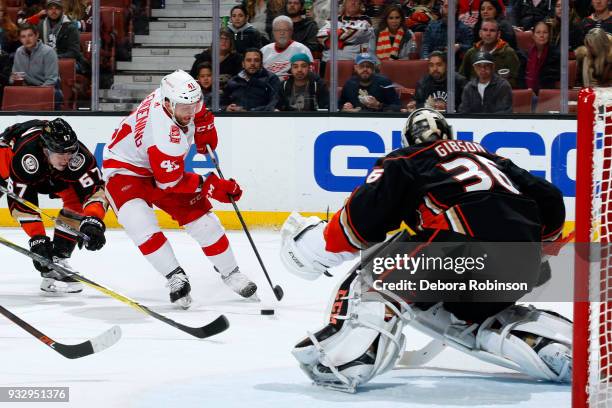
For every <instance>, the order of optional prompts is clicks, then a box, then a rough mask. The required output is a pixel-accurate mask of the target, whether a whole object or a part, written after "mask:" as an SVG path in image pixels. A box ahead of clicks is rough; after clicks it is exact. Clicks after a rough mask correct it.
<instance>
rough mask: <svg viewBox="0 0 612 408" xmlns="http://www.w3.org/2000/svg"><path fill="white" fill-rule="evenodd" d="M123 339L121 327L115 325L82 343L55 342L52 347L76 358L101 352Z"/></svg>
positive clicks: (66, 355) (71, 357)
mask: <svg viewBox="0 0 612 408" xmlns="http://www.w3.org/2000/svg"><path fill="white" fill-rule="evenodd" d="M119 339H121V328H120V327H119V326H113V327H111V328H110V329H108V330H106V331H105V332H104V333H102V334H100V335H98V336H96V337H95V338H93V339H91V340H87V341H84V342H83V343H80V344H61V343H55V344H53V345H51V346H50V347H51V348H53V349H55V350H56V351H57V352H58V353H60V354H61V355H62V356H64V357H66V358H69V359H75V358H81V357H85V356H88V355H90V354H94V353H99V352H101V351H103V350H106V349H107V348H109V347H111V346H112V345H114V344H115V343H117V342H118V341H119Z"/></svg>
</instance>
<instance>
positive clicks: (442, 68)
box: [408, 51, 467, 111]
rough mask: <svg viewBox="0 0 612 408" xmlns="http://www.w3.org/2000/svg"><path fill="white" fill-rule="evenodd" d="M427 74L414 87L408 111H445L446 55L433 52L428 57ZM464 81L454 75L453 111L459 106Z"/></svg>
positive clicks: (446, 93) (456, 74) (446, 95)
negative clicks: (429, 109) (428, 109)
mask: <svg viewBox="0 0 612 408" xmlns="http://www.w3.org/2000/svg"><path fill="white" fill-rule="evenodd" d="M428 71H429V74H428V75H427V76H425V77H424V78H422V79H421V80H420V81H419V82H418V83H417V86H416V93H415V95H414V100H413V101H411V102H409V103H408V111H413V110H415V109H417V108H431V109H435V110H438V111H446V103H447V101H448V86H447V82H446V54H444V53H443V52H440V51H434V52H432V53H431V54H430V55H429V64H428ZM466 83H467V81H466V79H465V78H464V77H463V76H461V75H460V74H458V73H455V109H457V108H458V107H459V105H461V93H462V92H463V88H464V87H465V85H466Z"/></svg>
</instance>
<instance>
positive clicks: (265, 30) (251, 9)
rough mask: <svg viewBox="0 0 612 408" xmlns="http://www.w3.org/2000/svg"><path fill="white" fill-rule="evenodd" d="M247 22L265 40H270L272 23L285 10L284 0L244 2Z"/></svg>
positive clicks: (249, 0)
mask: <svg viewBox="0 0 612 408" xmlns="http://www.w3.org/2000/svg"><path fill="white" fill-rule="evenodd" d="M242 4H243V5H244V6H245V7H246V10H247V15H248V16H249V19H250V20H249V22H250V23H251V24H253V27H255V29H256V30H257V31H259V32H260V33H261V34H262V35H263V36H264V37H265V39H266V41H265V42H266V43H267V42H268V40H269V39H270V38H272V21H274V19H275V18H276V17H278V16H280V15H281V14H283V11H284V10H285V0H244V1H243V3H242Z"/></svg>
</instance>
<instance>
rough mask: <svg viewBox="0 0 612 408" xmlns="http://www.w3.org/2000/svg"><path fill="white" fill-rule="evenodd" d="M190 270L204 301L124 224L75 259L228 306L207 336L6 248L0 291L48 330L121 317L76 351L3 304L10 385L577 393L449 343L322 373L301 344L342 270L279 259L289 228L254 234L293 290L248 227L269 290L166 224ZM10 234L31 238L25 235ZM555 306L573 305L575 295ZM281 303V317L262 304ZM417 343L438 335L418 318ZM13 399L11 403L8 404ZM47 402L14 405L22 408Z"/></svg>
mask: <svg viewBox="0 0 612 408" xmlns="http://www.w3.org/2000/svg"><path fill="white" fill-rule="evenodd" d="M165 233H166V235H167V237H168V238H169V240H170V242H171V243H172V245H173V247H174V249H175V251H176V254H177V257H178V259H179V261H180V262H181V265H182V266H183V268H184V269H185V270H186V272H187V273H188V275H189V277H190V280H191V284H192V288H193V292H192V296H193V298H194V304H193V306H192V307H191V309H190V310H188V311H180V310H176V309H174V308H173V307H172V306H171V305H170V303H169V301H168V291H167V288H166V287H165V286H164V284H165V279H163V278H162V277H161V276H160V275H159V274H157V272H155V271H154V270H153V269H152V268H151V267H150V266H149V265H148V263H147V262H146V261H145V259H144V258H143V257H142V256H141V255H140V253H139V251H138V249H137V248H136V247H135V246H134V245H133V244H132V243H131V241H130V240H129V239H128V238H127V236H126V235H125V234H124V233H123V232H122V231H110V232H109V233H108V244H107V245H106V246H105V247H104V249H103V250H102V251H99V252H87V251H77V252H76V253H75V255H74V257H73V260H72V261H71V264H72V266H73V267H74V268H75V269H77V270H79V271H80V272H82V273H83V274H84V275H86V276H87V277H89V278H90V279H92V280H94V281H97V282H99V283H101V284H103V285H106V286H109V287H111V288H113V289H114V290H116V291H119V292H121V293H123V294H125V295H126V296H129V297H131V298H133V299H135V300H137V301H139V302H141V303H142V304H144V305H146V306H149V307H151V308H152V309H154V310H155V311H157V312H160V313H163V314H165V315H167V316H168V317H170V318H173V319H176V320H177V321H180V322H181V323H184V324H189V325H194V326H195V325H202V324H204V323H207V322H209V321H211V320H213V319H214V318H215V317H217V315H218V314H220V313H224V314H225V315H226V316H227V317H228V318H229V320H230V328H229V329H228V330H227V331H226V332H224V333H222V334H220V335H218V336H215V337H213V338H210V339H207V340H198V339H195V338H193V337H191V336H189V335H187V334H185V333H183V332H181V331H178V330H176V329H174V328H172V327H170V326H167V325H165V324H163V323H162V322H159V321H157V320H155V319H153V318H150V317H148V316H146V315H144V314H142V313H140V312H138V311H136V310H134V309H132V308H130V307H129V306H127V305H125V304H123V303H121V302H119V301H117V300H115V299H112V298H110V297H108V296H106V295H104V294H102V293H99V292H97V291H95V290H93V289H90V288H85V290H84V292H83V293H81V294H77V295H71V296H64V297H53V296H48V295H47V296H45V295H43V293H42V292H41V291H40V290H39V284H40V277H39V275H38V273H37V272H36V271H35V270H34V269H33V267H32V264H31V262H30V260H29V259H28V258H26V257H24V256H22V255H20V254H17V253H15V252H13V251H12V250H10V249H8V248H4V247H2V248H0V262H1V267H0V271H1V272H0V282H1V286H0V304H2V305H3V306H5V307H6V308H8V309H9V310H11V311H13V312H14V313H15V314H17V315H18V316H19V317H21V318H23V319H24V320H26V321H28V322H29V323H30V324H32V325H34V326H35V327H37V328H38V329H40V330H41V331H43V332H44V333H46V334H47V335H49V336H50V337H52V338H54V339H56V340H57V341H60V342H63V343H79V342H81V341H84V340H85V339H87V338H91V337H94V336H96V335H97V334H99V333H101V332H102V331H103V330H105V329H107V328H108V327H110V326H111V325H113V324H119V325H120V326H121V328H122V330H123V338H122V339H121V340H120V341H119V343H117V344H115V345H114V346H113V347H111V348H110V349H108V350H105V351H103V352H102V353H100V354H95V355H92V356H88V357H85V358H82V359H79V360H67V359H65V358H63V357H61V356H60V355H58V354H56V353H54V352H53V351H51V350H49V349H47V348H46V347H44V346H43V345H42V344H40V343H39V342H38V341H37V340H36V339H34V338H33V337H31V336H30V335H29V334H27V333H26V332H24V331H23V330H22V329H20V328H19V327H17V326H15V325H14V324H13V323H11V322H10V321H8V320H7V319H4V318H3V317H2V316H0V344H1V346H0V386H68V387H70V403H69V404H61V403H55V404H53V406H54V407H55V406H70V407H138V408H152V407H178V408H183V407H206V408H208V407H210V408H225V407H241V408H243V407H248V408H256V407H262V408H263V407H265V408H273V407H283V408H300V407H305V406H308V407H316V408H325V407H351V408H352V407H364V408H366V407H367V408H378V407H396V406H405V407H428V408H431V407H462V406H470V407H474V408H476V407H525V408H527V407H542V406H554V407H555V408H563V407H569V406H570V387H569V386H564V385H556V384H550V383H542V382H535V381H531V380H529V379H527V378H526V377H525V376H523V375H521V374H517V373H512V372H510V371H509V370H505V369H502V368H499V367H495V366H492V365H488V364H484V363H482V362H480V361H478V360H475V359H473V358H470V357H467V356H465V355H463V354H461V353H459V352H457V351H454V350H447V351H444V352H443V353H442V354H440V355H439V356H438V357H436V358H435V359H434V360H432V361H431V362H430V363H429V364H428V366H427V367H426V368H419V369H402V370H394V371H392V372H389V373H387V374H385V375H383V376H380V377H377V378H375V379H374V380H373V381H372V382H371V383H370V384H369V385H367V386H366V387H364V389H363V390H362V391H361V392H359V393H358V394H355V395H350V394H345V393H340V392H337V391H331V390H326V389H321V388H318V387H315V386H313V385H311V383H310V381H309V379H308V378H307V377H306V376H305V375H304V374H303V373H302V372H301V371H300V369H299V368H298V366H297V364H296V362H295V360H294V359H293V357H292V356H291V354H290V350H291V348H292V346H293V345H294V344H295V343H296V342H297V341H299V340H301V339H302V338H303V337H304V336H305V333H306V330H311V331H312V330H316V329H318V328H320V327H321V326H322V324H323V320H324V309H325V308H326V306H327V303H328V300H329V297H330V294H331V291H332V289H333V288H334V286H335V284H336V282H337V281H338V279H340V278H341V277H342V275H343V271H345V270H348V268H349V266H348V265H346V266H344V267H343V268H338V269H337V270H335V271H334V272H335V276H336V277H335V278H321V279H319V280H318V281H315V282H307V281H302V280H299V279H298V278H295V277H293V276H292V275H290V274H288V273H287V272H286V271H285V270H284V269H283V267H282V265H281V263H280V261H279V259H278V246H279V236H278V233H276V232H272V231H254V232H253V237H254V240H255V242H256V243H257V245H258V248H259V250H260V252H261V255H262V257H263V259H264V262H265V263H266V266H267V268H268V271H269V272H270V274H271V276H272V279H273V281H274V283H275V284H280V285H281V286H282V287H283V289H284V291H285V298H284V299H283V301H282V302H280V303H278V302H276V300H275V299H274V296H273V294H272V292H271V290H270V288H269V287H268V284H267V282H266V279H265V277H264V276H263V273H262V272H261V270H260V268H259V265H258V263H257V261H256V258H255V256H254V254H253V251H252V250H251V248H250V245H249V243H248V241H247V239H246V237H245V236H244V234H243V233H242V232H230V233H228V237H229V239H230V242H231V243H232V246H233V248H234V252H235V253H236V255H237V257H238V261H239V264H240V266H241V269H242V271H243V272H245V273H246V274H247V275H249V276H250V277H251V278H252V279H253V280H254V281H255V282H257V284H258V286H259V288H260V289H259V295H260V297H261V298H262V302H261V303H260V304H258V303H252V302H246V301H243V300H242V299H240V298H238V297H237V295H235V294H234V293H233V292H231V291H230V290H229V288H227V287H226V286H225V285H224V284H223V283H222V282H221V280H220V279H219V276H218V275H217V274H216V273H215V272H214V271H213V269H212V265H211V264H210V263H209V262H208V261H207V260H206V259H205V257H204V256H203V254H202V252H201V250H200V249H199V248H198V246H197V244H196V243H195V242H194V241H192V240H191V238H190V237H189V236H188V235H187V234H185V233H184V232H183V231H166V232H165ZM0 235H1V236H3V237H5V238H8V239H10V240H13V241H15V242H16V243H18V244H21V245H24V246H25V245H26V243H27V238H26V236H25V234H24V233H23V232H21V231H19V230H14V229H0ZM548 306H549V307H551V308H553V309H555V310H557V311H560V312H562V313H563V314H565V315H566V316H568V317H571V304H570V303H560V304H551V305H548ZM262 308H274V309H275V310H276V314H275V315H274V316H261V315H260V314H259V309H262ZM406 334H407V338H408V344H411V346H410V347H409V348H418V347H419V346H422V345H424V344H425V343H426V341H427V339H426V338H425V336H423V335H421V334H420V333H417V332H414V331H410V330H407V332H406ZM0 405H1V406H2V407H4V406H10V405H11V404H0ZM29 405H31V406H36V407H40V404H27V403H19V404H15V406H17V407H27V406H29Z"/></svg>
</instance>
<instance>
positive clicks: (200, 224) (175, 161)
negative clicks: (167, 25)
mask: <svg viewBox="0 0 612 408" xmlns="http://www.w3.org/2000/svg"><path fill="white" fill-rule="evenodd" d="M194 141H195V144H196V147H197V150H198V152H199V153H206V152H207V149H206V146H207V145H209V146H210V147H211V148H212V149H213V150H214V149H215V148H216V146H217V131H216V129H215V124H214V116H213V114H212V113H211V112H210V111H208V110H206V107H205V106H203V102H202V92H201V90H200V86H199V85H198V83H197V82H196V81H195V80H194V79H193V78H192V77H191V76H190V75H189V74H187V73H186V72H184V71H180V70H178V71H175V72H173V73H172V74H169V75H166V76H165V77H164V78H163V79H162V81H161V85H160V87H159V88H158V89H157V90H155V91H154V92H153V93H151V94H150V95H149V96H147V97H146V98H145V99H144V100H143V101H142V103H141V104H140V105H139V106H138V108H136V110H135V111H134V112H132V114H131V115H130V116H128V117H127V118H125V119H124V120H123V121H122V122H121V124H120V125H119V128H118V129H117V130H116V131H115V133H114V134H113V137H112V140H111V141H110V143H109V144H108V145H107V146H106V148H105V149H104V161H103V174H104V179H105V180H106V188H107V195H108V197H109V201H110V204H111V206H112V207H113V209H114V211H115V213H116V214H117V218H118V220H119V223H120V224H121V225H122V226H123V227H124V228H125V231H126V233H127V234H128V235H129V237H130V238H131V239H132V241H134V243H135V244H136V245H137V246H138V248H139V249H140V252H141V253H142V254H143V255H144V256H145V258H146V259H147V260H148V261H149V262H150V263H151V265H153V267H154V268H155V269H156V270H157V271H158V272H159V273H160V274H162V276H164V277H165V278H166V279H167V280H168V283H167V286H168V287H169V288H170V301H171V302H172V303H174V304H177V305H178V306H180V307H182V308H188V307H189V306H190V304H191V296H190V292H191V286H190V284H189V280H188V278H187V275H186V273H185V271H184V270H183V269H182V268H181V267H180V266H179V263H178V261H177V259H176V257H175V255H174V252H173V250H172V247H171V246H170V243H169V242H168V240H167V239H166V237H165V235H164V233H163V232H162V231H161V230H160V228H159V225H158V222H157V219H156V217H155V213H154V211H153V208H152V207H153V205H155V206H157V207H159V208H160V209H162V210H163V211H165V212H167V213H168V214H169V215H171V216H172V218H173V219H174V220H176V221H177V222H178V223H179V225H181V226H183V227H185V230H186V231H187V233H188V234H189V235H191V236H192V237H193V238H194V239H195V240H196V241H197V242H198V244H199V245H200V247H201V248H202V251H203V252H204V254H205V255H206V256H207V257H208V259H209V260H210V261H211V262H212V263H213V265H214V268H215V270H216V271H217V272H218V273H219V274H220V276H221V279H222V280H223V282H225V283H226V284H227V285H228V286H229V287H230V288H231V289H232V290H233V291H234V292H236V293H238V294H239V295H240V296H242V297H245V298H249V297H251V296H253V295H254V294H255V292H256V290H257V286H256V285H255V283H253V282H251V281H250V280H249V279H248V278H247V277H246V275H244V274H243V273H241V272H240V270H239V268H238V265H237V262H236V259H235V257H234V254H233V252H232V249H231V247H230V245H229V241H228V239H227V237H226V235H225V230H224V229H223V226H222V225H221V223H220V221H219V219H218V218H217V216H216V215H214V214H213V213H212V212H211V209H212V205H211V203H210V202H209V198H214V199H215V200H217V201H220V202H225V203H227V202H230V198H233V199H234V200H236V201H238V200H239V199H240V196H241V195H242V190H241V189H240V186H239V185H238V183H237V182H236V181H235V180H232V179H230V180H222V179H220V178H219V177H217V176H216V175H215V174H214V173H212V172H211V173H208V174H207V175H204V176H200V175H198V174H195V173H188V172H186V171H185V156H186V155H187V153H188V152H189V149H190V147H191V145H192V143H193V142H194Z"/></svg>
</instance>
